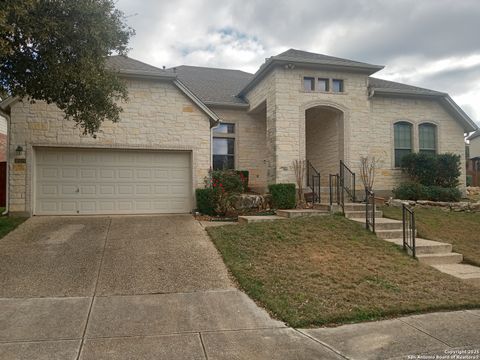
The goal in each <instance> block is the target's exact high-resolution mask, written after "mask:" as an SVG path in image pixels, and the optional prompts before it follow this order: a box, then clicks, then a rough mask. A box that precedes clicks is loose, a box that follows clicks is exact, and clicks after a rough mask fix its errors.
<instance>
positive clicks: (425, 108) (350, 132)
mask: <svg viewBox="0 0 480 360" xmlns="http://www.w3.org/2000/svg"><path fill="white" fill-rule="evenodd" d="M304 76H308V77H314V78H329V79H343V80H344V88H345V91H344V92H343V93H331V92H330V93H322V92H309V91H305V90H304V89H303V77H304ZM367 86H368V76H367V75H364V74H355V73H344V72H333V71H314V70H311V69H299V68H295V69H286V68H282V67H278V68H276V69H274V70H273V71H271V73H270V74H269V75H267V76H266V77H265V78H264V79H263V80H262V81H260V82H259V83H258V84H257V86H256V87H255V88H254V89H252V90H251V91H250V92H249V93H248V94H247V95H246V97H247V99H248V100H249V102H250V103H251V104H252V108H254V106H257V105H258V104H260V103H262V101H266V106H267V119H266V123H267V126H266V128H267V153H268V159H273V160H270V161H268V162H267V166H268V176H267V180H268V182H269V183H275V182H276V183H282V182H295V176H294V173H293V168H292V163H293V161H294V160H297V159H305V158H306V146H305V143H306V133H305V111H306V110H307V109H310V108H313V107H316V106H322V107H325V106H326V107H333V108H335V109H337V110H339V111H342V112H343V129H341V130H342V131H341V133H342V134H343V137H344V151H343V160H344V161H345V163H346V164H347V165H348V166H349V167H350V168H351V169H352V170H353V171H354V172H355V173H357V174H359V173H360V157H361V156H367V155H375V156H376V157H377V158H381V159H383V165H382V167H381V169H379V171H378V175H377V180H376V182H375V189H378V190H379V191H380V193H383V194H389V193H390V191H391V189H392V188H393V187H395V186H396V185H397V184H398V183H399V182H400V181H402V179H404V178H403V176H402V174H401V171H400V170H399V169H394V168H393V165H392V164H393V158H394V148H393V146H394V144H393V124H394V123H395V122H396V121H400V120H406V121H410V122H412V123H413V124H414V125H415V126H414V150H418V126H417V125H418V124H420V123H422V122H432V123H435V124H436V125H437V126H438V151H439V152H440V153H444V152H452V153H456V154H459V155H460V156H461V157H462V177H461V179H460V181H461V186H460V187H461V188H462V189H464V188H465V150H464V140H463V128H462V126H461V125H460V124H459V123H458V122H457V121H456V120H455V119H454V118H453V117H452V116H450V115H449V114H448V113H447V112H446V110H445V109H444V108H443V107H442V105H440V104H439V103H437V102H436V101H433V100H419V99H409V98H398V97H396V98H394V97H389V98H387V97H378V96H377V97H374V98H372V99H369V97H368V91H367ZM272 153H273V155H272ZM329 156H330V155H329ZM327 175H328V174H325V175H323V176H327ZM357 188H358V190H359V191H362V190H363V185H362V184H361V181H360V179H359V177H358V181H357Z"/></svg>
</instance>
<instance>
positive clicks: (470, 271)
mask: <svg viewBox="0 0 480 360" xmlns="http://www.w3.org/2000/svg"><path fill="white" fill-rule="evenodd" d="M432 267H434V268H435V269H437V270H438V271H441V272H443V273H445V274H448V275H451V276H454V277H456V278H458V279H461V280H463V281H465V282H467V283H469V284H472V285H474V286H478V287H480V267H478V266H473V265H468V264H443V265H432Z"/></svg>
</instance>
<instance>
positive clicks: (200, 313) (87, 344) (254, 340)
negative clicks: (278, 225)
mask: <svg viewBox="0 0 480 360" xmlns="http://www.w3.org/2000/svg"><path fill="white" fill-rule="evenodd" d="M0 309H1V311H0V359H9V360H10V359H49V360H52V359H83V360H87V359H207V358H208V359H232V358H236V359H255V358H269V359H289V358H292V359H313V358H321V359H338V358H340V357H339V356H338V355H337V354H336V353H334V352H333V351H331V350H330V349H328V348H327V347H325V346H323V345H321V344H320V343H319V342H318V341H315V340H313V338H312V337H311V336H308V335H306V334H303V333H301V332H298V331H296V330H294V329H290V328H286V327H285V326H284V324H283V323H281V322H278V321H275V320H272V319H271V318H270V316H269V315H268V314H267V313H266V312H265V311H264V310H262V309H260V308H259V307H257V306H256V304H255V303H254V302H253V301H252V300H250V299H249V298H248V297H247V296H246V295H245V294H243V293H242V292H240V291H238V290H236V289H235V288H234V286H233V284H232V282H231V281H230V279H229V276H228V273H227V270H226V268H225V266H224V264H223V262H222V260H221V257H220V256H219V254H218V253H217V251H216V249H215V248H214V246H213V244H212V243H211V241H210V240H209V238H208V236H207V235H206V233H205V231H204V229H203V228H202V227H201V226H200V224H199V223H198V222H197V221H195V220H194V219H193V218H192V217H191V216H188V215H179V216H118V217H35V218H31V219H29V220H28V221H26V222H25V223H24V224H22V225H21V226H20V227H19V228H18V229H17V230H15V231H14V232H12V233H10V234H9V235H8V236H6V237H5V238H3V239H2V240H0Z"/></svg>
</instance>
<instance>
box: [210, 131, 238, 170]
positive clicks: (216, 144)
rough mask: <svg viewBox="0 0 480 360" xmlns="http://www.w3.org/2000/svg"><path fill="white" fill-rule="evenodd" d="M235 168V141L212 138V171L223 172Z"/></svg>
mask: <svg viewBox="0 0 480 360" xmlns="http://www.w3.org/2000/svg"><path fill="white" fill-rule="evenodd" d="M234 168H235V139H233V138H219V137H214V138H213V169H214V170H225V169H234Z"/></svg>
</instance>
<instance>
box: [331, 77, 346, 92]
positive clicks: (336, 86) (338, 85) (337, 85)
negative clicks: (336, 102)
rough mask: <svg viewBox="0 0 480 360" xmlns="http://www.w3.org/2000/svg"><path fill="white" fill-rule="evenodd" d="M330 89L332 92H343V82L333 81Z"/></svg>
mask: <svg viewBox="0 0 480 360" xmlns="http://www.w3.org/2000/svg"><path fill="white" fill-rule="evenodd" d="M332 88H333V92H343V80H339V79H333V80H332Z"/></svg>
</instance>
